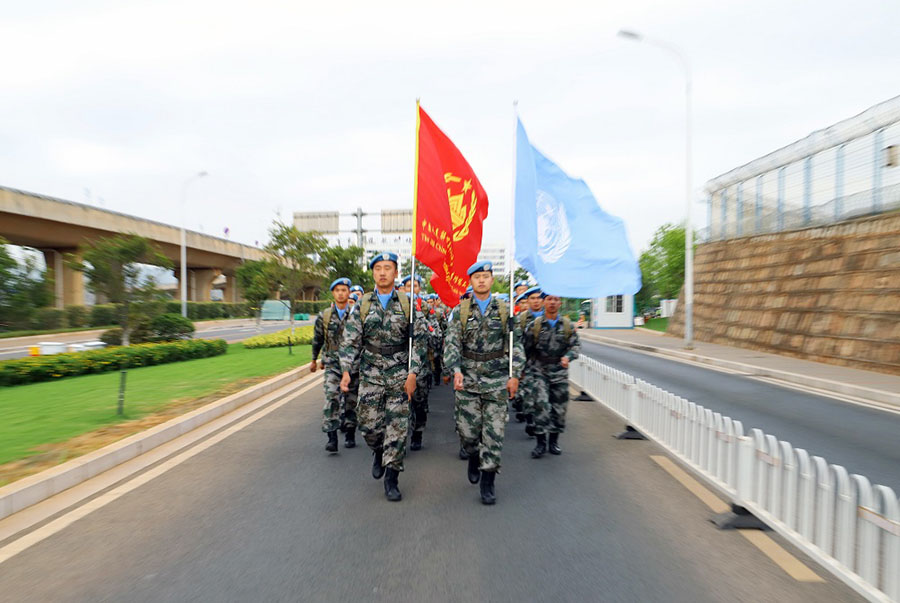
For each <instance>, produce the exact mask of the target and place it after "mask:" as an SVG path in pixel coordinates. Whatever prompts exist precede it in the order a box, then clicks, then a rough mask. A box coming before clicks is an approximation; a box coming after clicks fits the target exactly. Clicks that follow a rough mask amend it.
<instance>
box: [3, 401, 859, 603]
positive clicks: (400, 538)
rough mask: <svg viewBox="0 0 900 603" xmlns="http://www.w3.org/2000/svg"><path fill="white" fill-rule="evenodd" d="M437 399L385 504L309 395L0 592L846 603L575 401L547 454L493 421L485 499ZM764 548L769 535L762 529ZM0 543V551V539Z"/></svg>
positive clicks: (365, 459)
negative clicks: (787, 567)
mask: <svg viewBox="0 0 900 603" xmlns="http://www.w3.org/2000/svg"><path fill="white" fill-rule="evenodd" d="M451 406H452V398H451V395H450V391H449V388H447V387H446V386H443V387H441V388H438V389H437V390H436V391H435V392H434V393H433V394H432V403H431V408H432V414H431V416H430V421H429V425H428V431H427V432H426V438H425V449H424V450H422V451H420V452H415V453H410V457H409V459H408V461H407V467H406V471H405V472H404V473H403V474H401V477H400V487H401V490H402V491H403V495H404V499H403V501H402V502H400V503H389V502H387V501H386V500H385V499H384V493H383V488H382V484H381V483H380V482H378V481H375V480H373V479H372V478H371V476H370V474H369V472H370V462H371V461H370V459H371V456H370V453H369V451H368V450H367V449H366V448H365V446H362V447H358V448H356V449H353V450H346V449H343V448H341V450H340V452H339V454H336V455H330V456H329V455H327V454H326V453H325V452H324V449H323V447H324V444H325V437H324V435H323V434H322V432H321V430H320V421H321V410H320V408H321V390H320V389H319V388H318V387H316V388H314V389H313V390H312V391H309V392H307V393H305V394H302V395H300V396H298V397H296V398H295V399H294V400H292V401H291V402H290V403H288V404H286V405H284V406H282V407H281V408H278V409H277V410H274V411H273V412H271V413H270V414H267V415H266V416H264V417H262V418H260V419H259V420H258V421H256V422H254V423H252V424H251V425H249V426H247V427H246V428H244V429H243V430H241V431H238V432H237V433H235V434H233V435H231V436H229V437H227V438H226V439H224V440H223V441H221V442H219V443H217V444H215V445H214V446H212V447H210V448H208V449H207V450H205V451H203V452H201V453H199V454H197V455H195V456H193V457H191V458H189V459H188V460H186V461H184V462H183V463H181V464H179V465H177V466H175V467H174V468H172V469H171V470H169V471H168V472H166V473H163V474H162V475H160V476H158V477H156V478H155V479H152V480H151V481H149V482H147V483H146V484H144V485H142V486H140V487H138V488H137V489H135V490H133V491H131V492H129V493H127V494H125V495H124V496H122V497H121V498H117V499H115V500H114V501H112V502H110V503H109V504H107V505H106V506H103V507H101V508H99V509H97V510H96V511H94V512H92V513H91V514H89V515H87V516H86V517H84V518H82V519H80V520H78V521H75V522H74V523H72V524H70V525H68V527H65V528H64V529H63V530H62V531H60V532H58V533H56V534H55V535H53V536H50V537H49V538H48V539H46V540H43V541H40V542H38V543H37V544H35V545H33V546H31V547H30V548H27V549H25V550H24V551H23V552H21V553H19V554H17V555H15V556H13V557H11V558H10V559H8V560H7V561H5V562H3V563H0V585H2V589H0V600H3V601H17V602H18V601H23V602H30V601H39V602H42V603H43V602H46V601H91V602H93V601H134V602H142V601H216V602H222V601H429V602H430V601H514V602H517V603H518V602H521V601H579V602H582V601H628V602H632V601H641V602H653V601H665V602H672V601H684V602H705V601H723V602H725V601H728V602H731V601H798V602H799V601H855V600H859V599H858V598H857V597H856V596H855V595H854V594H853V593H852V592H851V591H849V589H847V588H846V587H844V586H843V585H842V584H840V583H836V582H835V580H834V579H832V578H831V577H830V576H829V575H828V574H826V573H825V572H824V571H823V570H822V569H820V568H818V567H817V566H815V565H813V564H810V563H809V562H808V561H807V562H806V563H807V564H808V565H809V567H811V568H812V569H813V570H814V571H816V572H817V573H818V574H819V575H820V576H822V577H823V578H824V579H825V581H824V582H798V581H796V580H794V579H793V578H791V577H790V576H789V575H788V574H787V573H785V572H784V571H783V570H782V569H781V567H779V566H778V565H776V564H775V563H773V562H772V561H771V560H770V559H769V558H768V557H766V556H764V555H763V554H762V553H761V552H760V551H759V550H758V549H757V548H755V547H754V546H753V545H752V544H751V543H750V542H748V541H747V540H746V539H745V538H744V537H743V536H742V535H741V534H739V533H738V532H735V531H719V530H717V529H715V528H714V527H713V526H712V524H711V523H709V521H708V519H709V515H710V512H709V510H708V509H707V508H706V507H705V506H704V505H703V504H702V503H701V502H700V501H699V499H697V498H696V497H695V496H694V495H693V494H691V493H689V492H688V490H687V489H685V488H684V487H683V486H682V485H681V484H679V483H678V482H676V481H675V480H674V479H673V478H672V477H671V476H670V475H669V474H668V473H666V472H665V471H663V470H662V469H661V468H660V466H659V465H657V464H656V463H655V462H654V461H653V460H652V459H651V458H650V455H653V454H657V455H658V454H660V450H659V449H658V448H657V447H655V446H654V445H653V444H652V443H650V442H622V441H617V440H615V439H613V438H612V437H610V436H611V434H613V433H615V432H616V431H618V430H619V428H620V425H618V422H617V421H615V420H614V419H613V417H612V415H611V414H610V413H608V412H607V411H605V410H604V409H603V408H602V407H601V406H600V405H598V404H596V403H593V402H573V403H572V405H571V409H570V415H569V430H568V431H567V433H566V434H565V435H564V436H563V438H562V440H561V444H562V446H563V448H564V454H563V455H562V456H560V457H553V456H550V455H548V456H547V457H545V458H543V459H540V460H537V461H535V460H532V459H531V458H529V454H528V453H529V450H530V449H531V447H532V445H533V441H532V440H529V439H528V438H526V437H525V435H524V434H523V433H522V426H521V425H518V424H511V425H510V428H509V430H508V437H507V443H506V448H505V450H504V468H503V471H502V473H501V475H499V476H498V478H497V494H498V503H497V505H496V506H493V507H485V506H483V505H481V504H480V500H479V496H478V488H477V486H471V485H469V484H468V482H467V481H466V478H465V464H464V463H463V462H461V461H459V460H458V459H457V458H456V452H457V449H458V441H457V439H456V436H455V433H454V429H453V422H452V407H451ZM774 538H775V539H776V540H778V539H777V537H774ZM8 544H10V543H9V542H6V543H4V542H0V550H2V547H3V546H5V545H8Z"/></svg>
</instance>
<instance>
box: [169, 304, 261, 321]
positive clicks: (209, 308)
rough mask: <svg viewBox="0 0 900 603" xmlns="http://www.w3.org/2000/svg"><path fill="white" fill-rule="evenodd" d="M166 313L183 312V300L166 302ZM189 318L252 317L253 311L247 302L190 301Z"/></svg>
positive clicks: (188, 306) (188, 307) (188, 305)
mask: <svg viewBox="0 0 900 603" xmlns="http://www.w3.org/2000/svg"><path fill="white" fill-rule="evenodd" d="M165 311H166V313H168V314H181V302H180V301H170V302H166V310H165ZM187 314H188V318H190V319H192V320H202V319H204V318H250V317H252V316H253V312H252V311H251V310H250V306H249V305H248V304H247V303H246V302H237V303H234V304H232V303H226V302H190V301H189V302H188V303H187Z"/></svg>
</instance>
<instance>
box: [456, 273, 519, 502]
mask: <svg viewBox="0 0 900 603" xmlns="http://www.w3.org/2000/svg"><path fill="white" fill-rule="evenodd" d="M492 270H493V266H492V264H491V263H490V262H477V263H475V264H473V265H472V267H471V268H469V270H468V274H469V280H470V282H471V283H472V288H473V297H472V299H471V300H465V301H463V302H461V303H460V305H459V308H457V311H456V312H454V315H453V317H452V318H451V322H450V326H449V328H448V330H447V340H446V345H445V350H444V361H445V363H446V365H447V367H448V369H449V370H450V371H451V372H452V374H453V388H454V389H455V390H456V428H457V431H458V432H459V437H460V441H461V443H462V446H463V448H464V450H465V452H466V453H467V455H468V461H469V462H468V470H467V473H468V478H469V481H470V482H471V483H473V484H477V483H479V481H480V482H481V502H482V503H483V504H486V505H492V504H494V503H495V502H496V494H495V491H494V479H495V476H496V474H497V472H498V471H499V470H500V456H501V453H502V450H503V434H504V430H505V428H506V414H507V400H508V399H509V398H510V397H512V396H515V394H516V389H517V388H518V386H519V376H520V375H521V373H522V365H523V363H524V351H523V349H522V343H521V340H520V338H519V336H518V334H515V335H514V337H513V349H512V353H513V362H512V375H510V374H509V366H508V361H507V354H508V353H509V330H508V329H509V326H511V325H510V324H509V321H510V316H509V308H508V306H507V305H506V304H505V303H504V302H503V301H501V300H499V299H497V298H496V296H492V295H491V285H492V284H493V283H494V276H493V272H492Z"/></svg>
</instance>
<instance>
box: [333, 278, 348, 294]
mask: <svg viewBox="0 0 900 603" xmlns="http://www.w3.org/2000/svg"><path fill="white" fill-rule="evenodd" d="M352 284H353V283H352V282H351V281H350V279H349V278H346V277H342V278H336V279H334V281H332V283H331V287H329V289H330V290H331V291H334V288H335V287H337V286H338V285H347V286H348V287H349V286H350V285H352Z"/></svg>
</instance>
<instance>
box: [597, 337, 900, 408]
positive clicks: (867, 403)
mask: <svg viewBox="0 0 900 603" xmlns="http://www.w3.org/2000/svg"><path fill="white" fill-rule="evenodd" d="M585 341H589V342H590V343H593V344H594V345H602V346H608V347H611V348H617V349H620V350H625V351H627V352H635V353H638V354H643V355H645V356H653V357H655V358H659V359H661V360H671V361H672V362H679V363H681V364H690V365H692V366H696V367H698V368H702V369H706V370H709V371H716V372H717V373H725V374H727V375H732V376H734V377H746V378H747V379H753V380H754V381H761V382H764V383H767V384H769V385H774V386H776V387H782V388H784V389H793V390H796V391H799V392H804V393H807V394H813V395H815V396H819V397H820V398H830V399H832V400H837V401H838V402H844V403H846V404H853V405H855V406H864V407H866V408H871V409H872V410H880V411H882V412H887V413H891V414H895V415H900V408H897V407H895V406H891V405H890V404H883V403H881V402H876V401H874V400H866V399H864V398H857V397H855V396H850V395H847V394H838V393H835V392H831V391H828V390H823V389H817V388H815V387H810V386H807V385H800V384H798V383H790V382H788V381H782V380H780V379H776V378H775V377H766V376H764V375H756V374H753V373H748V372H746V371H737V370H734V369H729V368H725V367H721V366H714V365H711V364H703V363H701V362H697V361H695V360H688V359H686V358H679V357H677V356H667V355H665V354H660V353H658V352H650V351H647V350H640V349H637V348H631V347H628V346H624V345H616V344H614V343H606V342H602V343H601V342H599V341H591V340H590V339H587V338H585Z"/></svg>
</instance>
